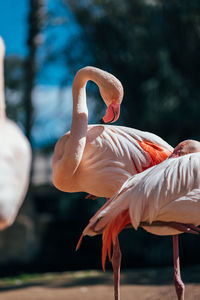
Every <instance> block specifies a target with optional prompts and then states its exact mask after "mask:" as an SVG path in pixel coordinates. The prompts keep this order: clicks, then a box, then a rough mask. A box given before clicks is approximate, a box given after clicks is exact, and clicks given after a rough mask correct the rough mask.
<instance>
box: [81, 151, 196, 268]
mask: <svg viewBox="0 0 200 300" xmlns="http://www.w3.org/2000/svg"><path fill="white" fill-rule="evenodd" d="M199 170H200V153H193V154H188V155H185V156H182V157H179V158H170V159H167V160H165V161H163V162H162V163H161V164H159V165H157V166H154V167H152V168H150V169H148V170H146V171H144V172H142V173H140V174H137V175H135V176H132V177H131V178H130V179H128V180H127V181H126V182H125V183H124V184H123V185H122V187H121V189H120V190H119V191H118V193H117V194H116V195H115V196H114V197H112V198H111V199H110V201H109V202H108V203H106V204H105V205H104V207H103V209H101V210H100V211H99V213H97V214H96V216H95V218H93V219H92V222H91V223H89V224H88V226H87V227H86V228H85V230H84V231H83V234H84V235H85V234H88V235H95V234H98V233H102V232H103V264H105V257H106V253H107V251H108V253H110V247H111V242H112V241H113V243H115V240H116V236H117V235H118V234H119V232H120V231H121V230H122V229H123V228H124V227H125V226H126V225H127V224H130V223H132V226H133V227H134V228H135V229H137V228H138V227H139V226H140V223H141V222H146V223H148V224H150V225H151V223H152V222H154V221H163V222H171V221H174V222H180V223H191V224H194V225H199V224H200V217H199V216H200V197H199V196H200V171H199ZM143 227H144V228H145V229H146V230H147V231H149V232H152V233H154V234H159V235H160V234H161V235H166V234H167V235H168V234H174V233H177V230H173V229H171V228H169V227H167V226H163V227H159V226H158V227H155V226H153V224H152V226H147V227H145V226H143Z"/></svg>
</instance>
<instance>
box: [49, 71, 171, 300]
mask: <svg viewBox="0 0 200 300" xmlns="http://www.w3.org/2000/svg"><path fill="white" fill-rule="evenodd" d="M89 80H92V81H93V82H95V83H96V84H97V85H98V87H99V90H100V93H101V96H102V98H103V100H104V102H105V104H106V105H107V106H108V108H107V112H106V115H105V117H104V118H103V121H104V122H105V123H108V122H114V121H116V120H117V119H118V117H119V112H120V104H121V102H122V98H123V87H122V85H121V83H120V81H119V80H118V79H117V78H116V77H114V76H113V75H111V74H109V73H107V72H105V71H103V70H100V69H98V68H95V67H85V68H83V69H81V70H79V71H78V72H77V74H76V76H75V78H74V82H73V87H72V94H73V117H72V124H71V129H70V132H67V133H66V134H65V135H64V136H63V137H61V138H60V139H59V140H58V142H57V144H56V146H55V150H54V155H53V175H52V177H53V183H54V185H55V186H56V187H57V188H58V189H60V190H62V191H65V192H80V191H84V192H87V193H89V194H91V195H95V196H96V197H105V198H110V197H112V196H113V195H114V194H115V193H116V192H117V191H118V190H119V189H120V188H121V186H122V184H123V183H124V182H125V181H126V180H127V179H128V178H130V177H131V176H132V175H134V174H136V173H139V172H142V171H144V170H145V169H147V168H149V167H151V166H153V165H155V164H158V163H160V162H161V161H163V160H164V159H166V158H167V157H168V156H169V155H170V154H171V153H172V151H173V148H172V147H171V146H170V145H169V144H167V143H166V142H165V141H164V140H163V139H161V138H160V137H158V136H156V135H154V134H152V133H149V132H142V131H139V130H136V129H132V128H127V127H122V126H110V125H103V124H102V125H88V109H87V104H86V84H87V82H88V81H89ZM79 244H80V243H79ZM120 259H121V252H120V248H119V244H118V240H117V243H116V244H115V246H114V251H113V258H112V265H113V270H114V282H115V294H116V296H115V299H116V300H117V299H119V292H118V286H119V284H118V282H119V272H120Z"/></svg>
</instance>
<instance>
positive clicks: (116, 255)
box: [111, 237, 122, 300]
mask: <svg viewBox="0 0 200 300" xmlns="http://www.w3.org/2000/svg"><path fill="white" fill-rule="evenodd" d="M121 257H122V255H121V251H120V246H119V240H118V237H117V238H116V242H115V245H113V255H112V258H111V262H112V267H113V272H114V293H115V300H120V265H121Z"/></svg>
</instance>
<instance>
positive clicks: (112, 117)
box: [101, 101, 120, 124]
mask: <svg viewBox="0 0 200 300" xmlns="http://www.w3.org/2000/svg"><path fill="white" fill-rule="evenodd" d="M119 115H120V104H117V103H115V102H114V101H112V103H111V104H110V105H109V106H108V108H107V110H106V114H105V116H104V117H103V119H102V120H101V122H102V123H104V124H109V123H114V122H115V121H117V119H118V118H119Z"/></svg>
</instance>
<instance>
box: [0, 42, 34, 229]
mask: <svg viewBox="0 0 200 300" xmlns="http://www.w3.org/2000/svg"><path fill="white" fill-rule="evenodd" d="M4 52H5V48H4V43H3V40H2V39H1V38H0V76H1V77H0V141H1V144H0V170H1V172H0V229H4V228H6V227H7V226H9V225H11V224H12V223H13V222H14V220H15V218H16V215H17V213H18V210H19V208H20V206H21V204H22V202H23V200H24V197H25V194H26V191H27V188H28V182H29V172H30V165H31V149H30V145H29V142H28V140H27V139H26V138H25V136H24V135H23V133H22V132H21V130H20V129H19V127H18V126H17V125H16V124H15V123H14V122H12V121H10V120H9V119H7V118H6V114H5V99H4V77H3V60H4Z"/></svg>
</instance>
